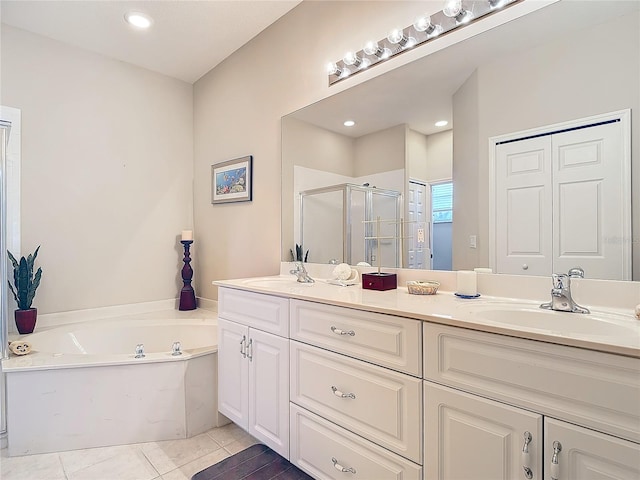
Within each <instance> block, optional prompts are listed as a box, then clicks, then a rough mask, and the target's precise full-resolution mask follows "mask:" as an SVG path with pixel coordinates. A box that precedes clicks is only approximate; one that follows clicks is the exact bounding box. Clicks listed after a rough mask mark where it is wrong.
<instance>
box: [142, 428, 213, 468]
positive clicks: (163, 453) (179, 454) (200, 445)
mask: <svg viewBox="0 0 640 480" xmlns="http://www.w3.org/2000/svg"><path fill="white" fill-rule="evenodd" d="M141 449H142V452H143V453H144V455H145V456H146V457H147V458H148V459H149V461H150V462H151V464H152V465H153V466H154V467H155V469H156V470H157V471H158V473H160V474H161V475H164V474H165V473H168V472H170V471H172V470H175V469H176V468H178V467H181V466H183V465H185V464H187V463H189V462H192V461H193V460H196V459H198V458H200V457H203V456H205V455H209V454H211V453H213V452H215V451H216V450H219V449H220V445H219V444H218V443H216V442H215V441H213V439H212V438H211V437H210V436H209V435H207V434H204V433H203V434H201V435H196V436H195V437H192V438H187V439H183V440H167V441H164V442H154V443H145V444H142V445H141Z"/></svg>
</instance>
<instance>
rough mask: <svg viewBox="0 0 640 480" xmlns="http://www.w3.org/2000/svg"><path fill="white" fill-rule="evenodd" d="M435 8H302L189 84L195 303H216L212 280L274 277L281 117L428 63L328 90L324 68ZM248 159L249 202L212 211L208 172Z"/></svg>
mask: <svg viewBox="0 0 640 480" xmlns="http://www.w3.org/2000/svg"><path fill="white" fill-rule="evenodd" d="M363 5H366V8H363ZM439 8H441V2H385V1H381V2H366V3H364V2H358V1H353V2H350V1H341V2H302V3H301V4H300V5H299V6H298V7H296V8H295V9H293V10H292V11H291V12H290V13H288V14H287V15H285V16H284V17H282V18H281V19H280V20H279V21H278V22H276V23H275V24H274V25H272V26H271V27H269V28H268V29H267V30H265V31H264V32H262V33H261V34H260V35H259V36H258V37H256V38H255V39H254V40H252V41H251V42H249V43H247V44H246V45H245V46H244V47H243V48H241V49H240V50H238V51H237V52H236V53H234V54H233V55H232V56H231V57H229V58H228V59H227V60H225V61H224V62H223V63H222V64H220V65H219V66H217V67H216V68H215V69H213V70H212V71H211V72H209V73H208V74H207V75H205V76H204V77H202V78H201V79H200V80H199V81H198V82H196V84H195V85H194V119H195V137H194V140H195V172H194V173H195V175H194V177H195V183H194V187H195V195H194V220H195V235H196V241H199V239H202V242H201V250H200V255H199V256H198V258H197V259H196V268H197V269H198V270H199V271H200V272H201V277H200V279H201V280H200V281H199V282H198V284H197V290H198V291H199V293H200V294H201V295H203V296H205V297H207V298H216V296H217V292H216V289H215V287H214V286H212V285H211V280H215V279H222V278H238V277H246V276H253V275H269V274H277V273H278V272H279V264H280V252H281V248H280V190H281V185H282V184H281V156H280V118H281V117H282V116H284V115H287V114H289V113H291V112H293V111H294V110H297V109H299V108H302V107H304V106H306V105H309V104H311V103H313V102H315V101H317V100H320V99H322V98H324V97H326V96H329V95H331V94H333V93H337V92H338V91H341V90H342V89H345V88H348V87H350V86H352V85H354V84H355V83H357V82H360V81H363V80H365V79H366V78H371V77H372V76H377V75H380V74H382V73H383V72H385V71H387V70H388V69H390V68H394V67H397V66H398V65H399V64H401V63H403V62H406V61H409V60H410V59H411V58H414V55H415V56H421V55H424V54H426V50H425V49H423V50H422V51H418V50H416V51H414V52H409V53H407V54H405V55H401V56H400V58H398V59H393V60H391V61H390V62H388V63H387V64H386V66H385V65H380V66H379V67H376V68H374V69H371V71H370V72H365V73H362V74H360V75H358V76H356V77H354V78H352V79H348V80H346V81H344V82H340V83H338V84H336V85H334V86H332V87H329V86H328V85H327V76H326V73H325V66H326V64H327V62H329V61H335V60H337V59H339V58H341V57H342V56H343V55H344V52H345V51H347V50H350V49H353V48H354V46H358V45H362V44H364V42H366V41H367V40H368V38H367V37H369V36H372V37H373V38H377V39H379V38H383V37H384V36H386V34H387V33H388V30H389V28H390V27H389V26H390V25H394V24H398V25H405V24H408V23H410V19H413V18H414V17H415V16H417V15H419V14H421V13H423V12H424V11H425V10H429V9H431V11H436V10H438V9H439ZM354 19H357V21H354ZM363 26H366V27H363ZM451 38H452V37H451ZM403 57H404V58H403ZM415 58H417V57H415ZM248 153H250V154H253V155H254V180H255V183H254V201H253V202H250V203H243V204H228V205H216V206H212V205H211V204H210V202H209V200H208V199H209V179H208V177H209V170H210V168H211V164H213V163H217V162H221V161H224V160H227V159H229V158H235V157H238V156H240V155H245V154H248Z"/></svg>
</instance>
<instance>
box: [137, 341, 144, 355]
mask: <svg viewBox="0 0 640 480" xmlns="http://www.w3.org/2000/svg"><path fill="white" fill-rule="evenodd" d="M135 358H144V345H143V344H142V343H139V344H138V345H136V356H135Z"/></svg>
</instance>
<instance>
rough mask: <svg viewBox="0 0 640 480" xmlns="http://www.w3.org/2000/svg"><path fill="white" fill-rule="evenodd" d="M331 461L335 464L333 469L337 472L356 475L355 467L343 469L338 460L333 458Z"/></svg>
mask: <svg viewBox="0 0 640 480" xmlns="http://www.w3.org/2000/svg"><path fill="white" fill-rule="evenodd" d="M331 461H332V462H333V468H335V469H336V470H338V471H339V472H344V473H356V469H355V468H353V467H349V468H347V467H343V466H342V465H340V464H339V463H338V460H336V459H335V458H331Z"/></svg>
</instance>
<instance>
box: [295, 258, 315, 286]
mask: <svg viewBox="0 0 640 480" xmlns="http://www.w3.org/2000/svg"><path fill="white" fill-rule="evenodd" d="M295 265H296V268H294V269H293V270H290V271H289V273H291V275H295V276H296V277H298V282H300V283H315V280H314V279H313V278H311V277H310V276H309V274H308V273H307V270H306V268H304V264H303V263H302V262H295Z"/></svg>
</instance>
